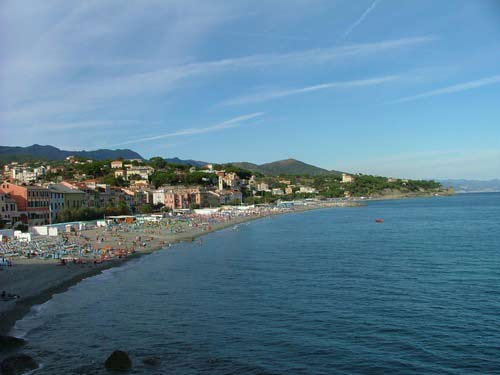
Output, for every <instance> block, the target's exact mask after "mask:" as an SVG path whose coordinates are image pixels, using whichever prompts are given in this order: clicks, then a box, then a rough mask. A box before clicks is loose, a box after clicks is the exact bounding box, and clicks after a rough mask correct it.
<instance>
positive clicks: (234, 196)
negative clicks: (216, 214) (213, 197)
mask: <svg viewBox="0 0 500 375" xmlns="http://www.w3.org/2000/svg"><path fill="white" fill-rule="evenodd" d="M218 194H219V199H220V200H219V201H220V204H241V203H242V202H243V194H242V193H241V191H239V190H223V191H220V192H218Z"/></svg>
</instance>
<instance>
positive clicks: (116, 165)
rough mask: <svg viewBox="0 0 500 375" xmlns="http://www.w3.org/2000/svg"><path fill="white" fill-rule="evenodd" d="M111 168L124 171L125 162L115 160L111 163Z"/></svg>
mask: <svg viewBox="0 0 500 375" xmlns="http://www.w3.org/2000/svg"><path fill="white" fill-rule="evenodd" d="M111 168H113V169H122V168H123V161H122V160H113V161H112V162H111Z"/></svg>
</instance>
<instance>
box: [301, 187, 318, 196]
mask: <svg viewBox="0 0 500 375" xmlns="http://www.w3.org/2000/svg"><path fill="white" fill-rule="evenodd" d="M317 192H318V191H317V190H316V189H315V188H313V187H310V186H301V187H300V188H299V193H302V194H316V193H317Z"/></svg>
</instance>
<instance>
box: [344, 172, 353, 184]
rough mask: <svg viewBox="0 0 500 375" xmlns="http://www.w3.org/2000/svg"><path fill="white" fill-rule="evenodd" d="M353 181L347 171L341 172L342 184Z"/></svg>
mask: <svg viewBox="0 0 500 375" xmlns="http://www.w3.org/2000/svg"><path fill="white" fill-rule="evenodd" d="M352 182H354V177H353V176H351V175H350V174H347V173H342V183H343V184H350V183H352Z"/></svg>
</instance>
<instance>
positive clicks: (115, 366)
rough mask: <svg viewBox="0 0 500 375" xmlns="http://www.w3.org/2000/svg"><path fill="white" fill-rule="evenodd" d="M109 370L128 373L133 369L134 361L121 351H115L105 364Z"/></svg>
mask: <svg viewBox="0 0 500 375" xmlns="http://www.w3.org/2000/svg"><path fill="white" fill-rule="evenodd" d="M104 366H105V367H106V368H107V369H108V370H114V371H127V370H130V369H131V368H132V361H131V360H130V357H129V356H128V354H127V353H126V352H124V351H121V350H115V351H114V352H113V353H112V354H111V355H110V356H109V357H108V359H106V362H104Z"/></svg>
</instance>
